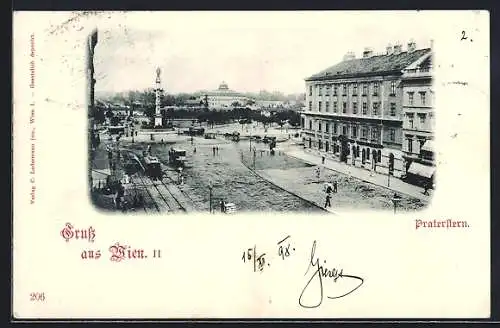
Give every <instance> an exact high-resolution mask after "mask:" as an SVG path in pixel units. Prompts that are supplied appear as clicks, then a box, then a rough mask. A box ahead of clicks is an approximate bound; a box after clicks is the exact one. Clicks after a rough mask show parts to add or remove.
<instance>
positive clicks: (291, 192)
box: [240, 160, 338, 215]
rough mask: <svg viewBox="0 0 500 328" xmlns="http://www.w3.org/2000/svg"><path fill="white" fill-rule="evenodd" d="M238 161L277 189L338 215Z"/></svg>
mask: <svg viewBox="0 0 500 328" xmlns="http://www.w3.org/2000/svg"><path fill="white" fill-rule="evenodd" d="M240 162H241V164H242V165H243V166H244V167H246V168H247V169H248V170H249V171H250V172H252V173H253V174H255V175H256V176H258V177H259V178H261V179H262V180H264V181H266V182H268V183H270V184H272V185H273V186H275V187H276V188H278V189H280V190H283V191H286V192H288V193H290V194H292V195H294V196H295V197H298V198H300V199H302V200H303V201H305V202H307V203H308V204H311V205H313V206H315V207H317V208H319V209H321V210H322V211H324V212H329V213H332V214H335V215H338V214H337V213H335V212H334V211H332V210H327V209H325V208H324V207H322V206H321V205H319V204H317V203H316V202H313V201H311V200H309V199H306V198H304V197H302V196H300V195H298V194H296V193H294V192H293V191H290V190H288V189H285V188H283V187H281V186H279V185H277V184H276V183H275V182H273V181H271V180H269V179H267V178H265V177H263V176H262V175H260V174H259V173H257V171H256V170H254V169H251V168H250V167H249V166H247V165H246V164H245V163H243V161H241V160H240Z"/></svg>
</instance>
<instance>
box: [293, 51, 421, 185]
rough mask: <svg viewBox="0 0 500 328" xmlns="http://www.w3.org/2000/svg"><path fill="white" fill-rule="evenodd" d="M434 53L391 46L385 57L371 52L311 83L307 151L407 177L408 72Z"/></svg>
mask: <svg viewBox="0 0 500 328" xmlns="http://www.w3.org/2000/svg"><path fill="white" fill-rule="evenodd" d="M429 52H430V49H416V45H415V44H414V43H413V42H410V43H409V44H408V49H407V51H402V47H401V46H400V45H395V46H394V47H391V46H389V47H387V48H386V53H385V54H383V55H373V52H372V51H371V50H370V49H365V51H364V52H363V56H362V58H355V57H354V54H353V53H348V54H347V55H346V56H345V57H344V60H343V61H342V62H340V63H338V64H336V65H334V66H332V67H330V68H328V69H326V70H324V71H322V72H320V73H318V74H315V75H313V76H311V77H309V78H307V79H306V108H305V110H304V111H303V112H302V115H301V116H302V117H301V124H302V129H303V134H302V137H303V141H304V143H305V147H306V148H312V149H317V150H318V151H320V152H323V153H324V154H327V155H331V156H334V157H337V158H338V159H339V160H340V161H342V162H346V163H349V164H352V165H356V166H361V167H365V168H368V169H372V170H376V171H378V172H383V173H390V174H392V175H395V176H401V175H403V174H404V171H405V163H404V158H403V117H404V116H403V108H402V103H403V88H402V75H403V72H402V70H403V69H404V68H406V67H408V66H410V65H411V64H412V63H414V62H416V61H418V60H419V59H420V58H422V57H423V56H425V55H426V54H427V53H429Z"/></svg>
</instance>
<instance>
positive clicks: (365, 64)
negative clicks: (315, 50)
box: [305, 48, 431, 81]
mask: <svg viewBox="0 0 500 328" xmlns="http://www.w3.org/2000/svg"><path fill="white" fill-rule="evenodd" d="M429 52H431V49H430V48H425V49H418V50H413V51H404V52H394V53H390V54H384V55H375V56H370V57H366V58H355V59H347V60H344V61H342V62H340V63H338V64H336V65H334V66H331V67H329V68H327V69H325V70H323V71H321V72H319V73H317V74H314V75H312V76H310V77H308V78H306V79H305V80H306V81H317V80H330V79H340V78H348V77H355V76H373V75H378V74H384V73H385V74H389V73H393V72H400V71H401V70H402V69H404V68H405V67H407V66H408V65H410V64H412V63H413V62H415V61H417V60H418V59H419V58H420V57H422V56H423V55H425V54H427V53H429Z"/></svg>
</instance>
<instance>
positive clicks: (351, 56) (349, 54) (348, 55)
mask: <svg viewBox="0 0 500 328" xmlns="http://www.w3.org/2000/svg"><path fill="white" fill-rule="evenodd" d="M353 59H356V55H355V54H354V52H352V51H348V52H347V53H346V54H345V55H344V61H347V60H353Z"/></svg>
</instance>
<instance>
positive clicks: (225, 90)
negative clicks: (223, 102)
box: [204, 81, 244, 97]
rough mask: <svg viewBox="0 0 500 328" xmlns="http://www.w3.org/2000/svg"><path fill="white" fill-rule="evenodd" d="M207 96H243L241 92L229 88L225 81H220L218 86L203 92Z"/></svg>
mask: <svg viewBox="0 0 500 328" xmlns="http://www.w3.org/2000/svg"><path fill="white" fill-rule="evenodd" d="M204 94H206V95H208V96H233V97H244V95H243V94H241V93H239V92H236V91H234V90H231V89H229V87H228V85H227V83H226V82H224V81H222V83H221V84H219V88H218V89H216V90H213V91H208V92H204Z"/></svg>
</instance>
